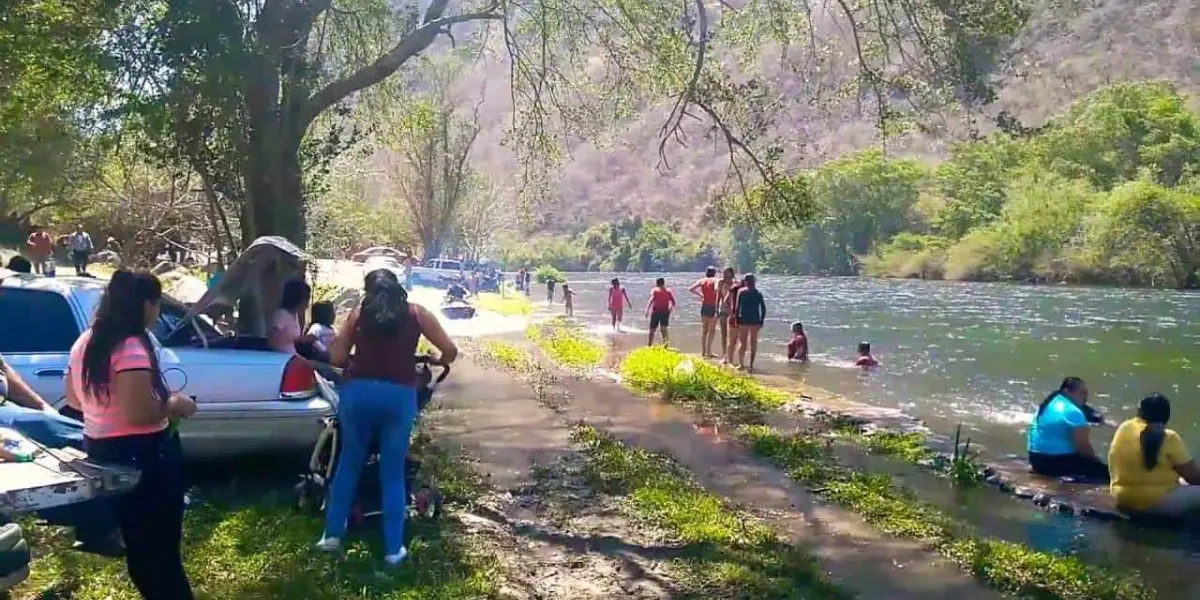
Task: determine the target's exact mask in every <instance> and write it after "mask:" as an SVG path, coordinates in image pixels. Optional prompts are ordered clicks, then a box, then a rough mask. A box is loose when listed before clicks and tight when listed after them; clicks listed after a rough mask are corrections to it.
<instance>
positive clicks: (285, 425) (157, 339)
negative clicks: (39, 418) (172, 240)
mask: <svg viewBox="0 0 1200 600" xmlns="http://www.w3.org/2000/svg"><path fill="white" fill-rule="evenodd" d="M306 260H307V256H306V255H305V254H304V253H303V252H301V251H300V250H299V249H297V248H296V247H295V246H293V245H292V244H290V243H289V242H287V241H286V240H284V239H282V238H260V239H258V240H256V241H255V242H254V243H253V244H252V245H251V246H250V247H249V248H247V249H246V251H245V252H243V253H242V255H241V256H240V257H239V258H238V259H237V260H236V261H235V262H234V263H233V264H232V265H230V267H229V269H228V270H226V272H225V277H224V278H222V280H221V283H220V284H219V285H217V286H216V287H214V288H213V289H211V290H209V291H208V293H206V294H205V295H204V297H203V298H201V299H200V301H199V302H197V303H195V304H194V305H192V306H190V307H187V306H184V305H183V304H181V303H179V302H176V301H175V300H172V299H170V298H166V297H164V298H163V301H162V310H161V313H162V314H161V316H160V317H159V321H158V322H157V323H155V324H154V325H153V327H152V328H151V331H150V333H151V336H150V337H151V340H152V342H153V343H154V345H155V347H156V349H157V351H158V355H159V362H160V364H161V365H162V369H163V373H164V376H165V378H166V380H167V385H168V386H169V387H170V388H171V389H172V391H179V392H183V393H185V394H188V395H190V396H193V397H195V399H196V402H197V405H198V411H197V413H196V415H195V416H194V417H193V418H191V419H188V420H185V421H184V422H183V423H182V424H181V427H180V435H181V439H182V442H183V447H184V453H185V455H186V456H187V457H188V458H190V459H218V458H230V457H235V456H240V455H245V454H253V453H265V452H272V453H274V452H288V451H302V452H307V451H310V450H311V449H312V447H313V445H314V444H315V443H316V440H317V438H318V437H319V436H320V433H321V431H322V428H323V419H325V418H326V417H329V416H332V415H333V413H334V412H335V408H334V403H335V402H336V398H333V397H331V396H332V391H331V389H330V387H329V386H327V385H325V386H323V385H319V384H318V382H317V376H316V373H315V371H314V369H313V367H312V366H311V365H310V363H309V362H308V361H306V360H305V359H303V358H300V357H298V356H293V355H288V354H283V353H280V352H275V351H272V350H270V348H269V346H268V345H267V343H266V329H265V328H266V321H267V316H269V315H270V314H271V309H272V307H274V306H276V305H277V303H278V297H279V293H280V290H281V288H282V282H283V281H284V280H285V279H286V278H287V277H289V276H292V275H295V274H299V273H303V272H304V268H303V265H304V263H305V261H306ZM104 285H105V282H103V281H101V280H96V279H90V278H80V277H59V278H54V279H51V278H46V277H40V276H36V275H27V274H21V275H13V276H8V277H5V278H4V279H3V281H2V282H0V331H3V332H4V334H3V335H0V354H3V356H4V357H5V360H7V361H8V362H9V363H10V364H11V365H12V366H13V367H14V368H16V370H17V371H18V372H20V373H21V376H22V378H24V379H25V381H26V382H28V383H29V384H30V385H31V386H32V387H33V388H34V390H36V391H37V392H38V394H39V395H41V396H42V397H43V398H45V399H46V400H47V401H49V402H51V403H53V404H54V405H55V406H56V407H61V406H62V405H63V404H64V403H65V388H64V383H65V381H64V379H65V375H66V369H67V362H68V353H69V351H70V349H71V345H72V344H73V343H74V342H75V340H76V339H77V338H78V337H79V334H80V333H81V332H82V331H83V329H84V328H85V327H86V326H87V323H88V322H89V320H90V319H91V317H92V315H93V314H94V313H95V310H96V306H97V305H98V303H99V302H100V298H101V295H102V294H103V292H104ZM234 305H236V307H237V311H236V315H237V322H236V326H235V327H233V328H228V329H225V330H222V329H221V326H220V325H218V324H217V323H218V322H217V321H215V320H214V319H211V318H209V317H208V316H206V315H205V314H204V313H206V312H209V311H210V309H213V308H220V307H223V308H225V309H226V311H225V312H226V314H229V313H232V311H230V310H228V309H229V308H230V307H232V306H234Z"/></svg>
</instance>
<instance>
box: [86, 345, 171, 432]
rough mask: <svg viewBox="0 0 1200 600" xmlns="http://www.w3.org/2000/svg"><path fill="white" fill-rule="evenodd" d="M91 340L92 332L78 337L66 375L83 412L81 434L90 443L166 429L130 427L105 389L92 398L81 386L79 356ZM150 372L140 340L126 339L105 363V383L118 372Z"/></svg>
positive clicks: (164, 423)
mask: <svg viewBox="0 0 1200 600" xmlns="http://www.w3.org/2000/svg"><path fill="white" fill-rule="evenodd" d="M91 339H92V330H91V329H88V330H87V331H85V332H83V335H81V336H79V339H78V340H76V341H75V345H74V346H71V359H70V360H71V362H70V374H69V376H68V380H67V385H69V386H71V389H73V390H74V391H75V396H76V397H77V398H79V403H80V404H81V407H80V408H81V410H82V411H83V434H84V435H86V436H87V437H90V438H92V439H102V438H111V437H121V436H127V435H141V434H146V433H158V432H159V431H162V430H164V429H166V428H167V420H166V419H163V420H162V421H161V422H158V423H154V424H151V425H134V424H131V423H130V422H129V421H128V420H127V419H126V418H125V411H124V408H123V407H122V406H121V401H120V400H119V399H118V398H114V397H112V395H111V393H110V390H108V389H106V390H103V391H102V392H100V393H98V394H96V393H93V392H92V391H91V390H89V389H88V387H87V386H86V385H84V383H83V352H84V350H85V349H86V348H87V345H88V342H89V341H90V340H91ZM150 368H151V362H150V354H149V353H147V352H146V346H145V344H143V343H142V340H140V339H138V338H136V337H129V338H126V339H125V341H124V342H121V343H120V344H117V347H116V348H115V349H113V353H112V359H111V360H110V362H109V379H108V380H109V382H112V381H113V380H114V379H116V374H117V373H120V372H122V371H140V370H148V369H150Z"/></svg>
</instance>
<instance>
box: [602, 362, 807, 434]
mask: <svg viewBox="0 0 1200 600" xmlns="http://www.w3.org/2000/svg"><path fill="white" fill-rule="evenodd" d="M621 379H622V381H623V382H624V383H625V384H626V385H628V386H630V387H632V388H634V389H636V390H640V391H644V392H658V393H662V394H663V397H664V398H665V399H666V400H668V401H672V402H680V403H684V404H688V405H691V406H693V407H695V408H696V409H698V410H700V411H702V412H704V413H707V414H709V415H712V416H716V417H720V418H724V419H726V420H728V421H732V422H737V423H742V422H746V421H758V420H760V419H761V416H762V412H763V411H765V410H770V409H775V408H779V407H780V406H783V405H784V404H785V403H786V402H787V401H788V395H787V394H786V393H784V392H782V391H780V390H777V389H773V388H769V387H767V386H764V385H762V384H760V383H758V382H757V381H756V380H755V379H754V378H753V377H749V376H746V375H741V374H738V373H734V372H732V371H729V370H726V369H722V368H720V367H717V366H714V365H712V364H709V363H707V362H705V361H703V360H699V359H696V358H693V357H689V356H687V355H685V354H681V353H679V352H676V351H674V350H670V349H667V348H662V347H658V346H655V347H648V348H639V349H637V350H634V351H633V352H630V353H629V355H628V356H626V357H625V360H624V361H622V363H621Z"/></svg>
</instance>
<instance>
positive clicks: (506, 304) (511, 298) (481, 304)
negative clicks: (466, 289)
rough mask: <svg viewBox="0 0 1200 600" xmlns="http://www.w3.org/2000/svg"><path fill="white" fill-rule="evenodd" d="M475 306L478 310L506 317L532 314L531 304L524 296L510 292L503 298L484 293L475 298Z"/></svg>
mask: <svg viewBox="0 0 1200 600" xmlns="http://www.w3.org/2000/svg"><path fill="white" fill-rule="evenodd" d="M475 306H476V307H477V308H479V310H486V311H490V312H494V313H497V314H500V315H504V316H506V317H513V316H522V315H531V314H533V303H532V302H530V301H529V298H527V297H526V296H525V295H524V294H518V293H516V292H510V293H509V294H507V295H504V296H501V295H500V294H494V293H491V292H484V293H482V294H479V295H478V296H476V298H475Z"/></svg>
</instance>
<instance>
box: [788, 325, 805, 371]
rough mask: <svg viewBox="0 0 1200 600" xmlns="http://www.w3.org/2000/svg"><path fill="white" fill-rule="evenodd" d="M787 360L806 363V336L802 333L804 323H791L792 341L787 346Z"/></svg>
mask: <svg viewBox="0 0 1200 600" xmlns="http://www.w3.org/2000/svg"><path fill="white" fill-rule="evenodd" d="M787 357H788V360H798V361H800V362H808V336H807V335H805V333H804V323H801V322H800V321H796V322H795V323H792V339H790V340H788V345H787Z"/></svg>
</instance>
